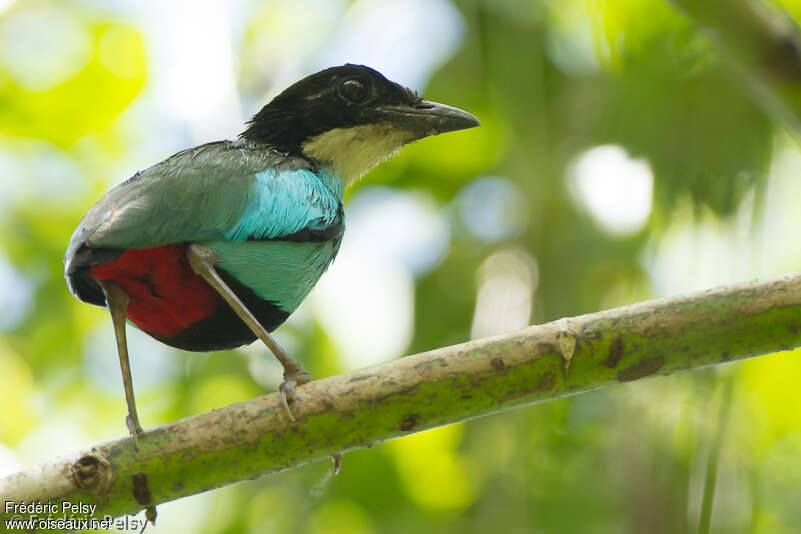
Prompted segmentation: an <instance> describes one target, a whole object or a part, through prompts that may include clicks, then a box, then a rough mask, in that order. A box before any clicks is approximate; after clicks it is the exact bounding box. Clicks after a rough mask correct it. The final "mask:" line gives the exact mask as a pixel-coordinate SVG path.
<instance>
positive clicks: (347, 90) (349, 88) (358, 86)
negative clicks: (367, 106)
mask: <svg viewBox="0 0 801 534" xmlns="http://www.w3.org/2000/svg"><path fill="white" fill-rule="evenodd" d="M339 94H340V95H342V98H344V99H345V100H347V101H349V102H361V101H362V100H364V99H365V98H367V87H365V86H364V84H363V83H362V82H360V81H359V80H345V81H344V82H342V85H340V86H339Z"/></svg>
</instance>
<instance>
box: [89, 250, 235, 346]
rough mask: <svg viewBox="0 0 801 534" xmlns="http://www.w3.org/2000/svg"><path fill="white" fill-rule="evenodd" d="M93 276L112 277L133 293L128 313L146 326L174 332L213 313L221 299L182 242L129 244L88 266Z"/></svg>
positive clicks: (157, 331) (155, 330) (155, 331)
mask: <svg viewBox="0 0 801 534" xmlns="http://www.w3.org/2000/svg"><path fill="white" fill-rule="evenodd" d="M90 273H91V275H92V278H94V279H95V280H112V281H114V282H116V283H117V284H119V285H120V287H122V288H123V289H124V290H125V292H126V293H128V295H129V296H130V299H131V300H130V302H129V303H128V319H130V320H131V322H132V323H134V324H135V325H136V326H138V327H139V328H141V329H142V330H144V331H145V332H148V333H151V334H155V335H157V336H162V337H172V336H175V335H177V334H178V333H180V332H181V331H182V330H184V329H185V328H186V327H188V326H189V325H191V324H194V323H196V322H198V321H200V320H201V319H203V318H205V317H208V316H209V315H211V314H213V313H214V311H215V310H216V309H217V307H218V306H219V305H220V304H221V303H222V302H223V300H222V298H221V297H220V296H219V295H218V294H217V292H216V291H215V290H214V288H212V287H211V286H210V285H208V284H207V283H206V282H205V281H204V280H203V279H202V278H200V277H199V276H198V275H197V274H195V272H194V271H193V270H192V268H191V267H190V266H189V261H188V260H187V259H186V255H185V254H184V245H182V244H172V245H165V246H163V247H155V248H147V249H139V250H128V251H126V252H125V253H123V254H122V255H121V256H120V257H118V258H116V259H115V260H113V261H110V262H108V263H104V264H103V265H94V266H92V267H91V269H90Z"/></svg>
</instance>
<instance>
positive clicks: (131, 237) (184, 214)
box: [64, 141, 309, 304]
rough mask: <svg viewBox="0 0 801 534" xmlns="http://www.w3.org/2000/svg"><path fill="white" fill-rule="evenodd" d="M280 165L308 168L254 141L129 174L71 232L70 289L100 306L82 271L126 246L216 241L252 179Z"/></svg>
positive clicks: (222, 144)
mask: <svg viewBox="0 0 801 534" xmlns="http://www.w3.org/2000/svg"><path fill="white" fill-rule="evenodd" d="M285 165H289V166H297V168H302V166H304V165H305V166H307V167H308V166H309V163H308V162H305V160H302V159H300V158H293V157H290V156H287V155H286V154H282V153H280V152H277V151H276V150H274V149H273V148H271V147H268V146H266V145H262V144H258V143H253V142H244V143H243V142H232V141H217V142H213V143H207V144H204V145H200V146H197V147H195V148H190V149H187V150H183V151H181V152H178V153H177V154H175V155H173V156H171V157H169V158H167V159H166V160H164V161H162V162H161V163H158V164H156V165H153V166H152V167H149V168H147V169H145V170H143V171H140V172H137V173H135V174H134V175H133V176H131V177H130V178H129V179H127V180H126V181H124V182H122V183H121V184H119V185H118V186H116V187H115V188H114V189H112V190H111V191H109V192H108V193H106V194H105V195H104V196H103V197H102V198H101V199H100V200H99V201H98V202H97V203H96V204H95V205H94V206H92V207H91V208H90V209H89V211H87V212H86V214H85V215H84V217H83V219H82V220H81V222H80V223H79V224H78V227H77V228H76V229H75V232H74V233H73V234H72V237H71V239H70V242H69V245H68V247H67V251H66V255H65V266H64V270H65V275H66V277H67V281H68V284H69V286H70V289H71V290H72V292H73V293H74V294H76V295H77V296H78V297H79V298H81V299H83V300H86V301H87V302H93V303H96V304H103V303H104V302H105V298H104V297H103V295H102V293H99V288H98V287H97V284H96V283H94V281H92V280H91V279H90V278H88V269H87V267H89V266H91V265H98V264H102V263H106V262H108V261H111V260H112V259H114V258H115V257H117V256H119V255H120V254H121V253H122V252H124V251H125V250H126V249H129V248H148V247H154V246H160V245H166V244H169V243H176V242H186V241H200V240H217V239H223V238H224V236H223V233H222V232H223V231H224V230H225V229H226V228H228V227H230V226H232V225H233V224H235V223H236V221H237V220H238V219H239V217H240V216H241V214H242V212H243V211H244V209H245V206H246V205H247V202H248V200H249V196H250V194H249V191H250V187H251V182H252V179H253V175H254V173H256V172H259V171H262V170H264V169H266V168H271V167H281V166H285ZM84 297H86V298H84Z"/></svg>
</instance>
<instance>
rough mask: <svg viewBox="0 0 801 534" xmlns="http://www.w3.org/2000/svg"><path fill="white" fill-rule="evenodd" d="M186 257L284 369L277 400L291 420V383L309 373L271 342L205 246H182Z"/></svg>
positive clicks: (301, 381) (302, 381) (307, 377)
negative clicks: (279, 394)
mask: <svg viewBox="0 0 801 534" xmlns="http://www.w3.org/2000/svg"><path fill="white" fill-rule="evenodd" d="M186 256H187V258H188V259H189V264H190V265H191V266H192V269H194V271H195V272H196V273H197V274H198V275H199V276H200V277H201V278H203V279H204V280H205V281H206V282H208V284H209V285H210V286H211V287H213V288H214V289H216V290H217V292H218V293H219V294H220V296H221V297H222V298H223V299H225V301H226V302H227V303H228V304H229V305H230V306H231V308H232V309H233V310H234V311H235V312H236V314H237V315H238V316H239V318H240V319H242V321H244V323H245V324H246V325H248V327H249V328H250V329H251V330H253V333H254V334H256V335H257V336H258V337H259V339H261V340H262V341H263V342H264V344H265V345H267V348H268V349H270V351H271V352H272V353H273V354H274V355H275V357H276V358H277V359H278V361H279V362H281V366H282V367H283V368H284V383H283V384H281V387H280V388H279V390H280V392H281V402H282V403H283V405H284V408H285V409H286V412H287V414H288V415H289V418H290V419H291V420H292V421H294V420H295V417H294V416H293V415H292V411H291V410H290V409H289V403H288V402H287V401H288V400H292V398H293V397H294V396H295V386H299V385H301V384H305V383H306V382H310V381H311V376H310V375H309V373H308V372H307V371H306V370H305V369H304V368H303V366H301V365H300V364H299V363H298V362H296V361H295V360H294V359H292V357H291V356H290V355H289V354H287V352H286V351H285V350H284V349H282V348H281V346H280V345H279V344H278V343H276V342H275V340H274V339H273V337H272V336H271V335H270V334H269V332H267V330H266V329H265V328H264V327H263V326H262V325H261V323H259V320H258V319H256V317H255V316H254V315H253V314H252V313H251V312H250V310H248V309H247V307H245V305H244V304H243V303H242V301H241V300H239V297H237V296H236V293H234V292H233V291H232V290H231V288H230V287H228V284H226V283H225V281H223V279H222V278H220V274H219V273H218V272H217V269H215V268H214V265H215V264H216V263H217V257H216V256H215V255H214V252H212V250H211V249H210V248H209V247H207V246H204V245H199V244H197V243H192V244H190V245H189V246H188V247H187V249H186Z"/></svg>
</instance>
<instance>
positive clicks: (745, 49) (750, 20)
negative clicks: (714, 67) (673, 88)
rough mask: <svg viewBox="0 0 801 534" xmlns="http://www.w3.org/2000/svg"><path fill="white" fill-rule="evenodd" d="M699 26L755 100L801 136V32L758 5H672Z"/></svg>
mask: <svg viewBox="0 0 801 534" xmlns="http://www.w3.org/2000/svg"><path fill="white" fill-rule="evenodd" d="M672 2H673V4H674V5H676V6H678V7H679V8H680V9H681V10H682V11H683V12H684V13H685V14H686V15H687V16H688V17H689V18H691V19H692V20H694V21H695V22H696V23H698V25H699V26H700V28H701V30H702V31H703V32H704V34H705V35H706V36H707V37H708V38H709V40H710V41H711V42H712V43H713V44H715V45H716V46H717V47H718V48H719V49H720V50H721V51H722V52H723V54H724V55H723V57H724V58H725V59H726V60H727V62H728V63H729V65H730V66H731V67H732V68H733V70H734V71H735V72H736V73H737V74H738V75H740V76H741V78H742V79H743V80H745V81H746V84H747V86H748V88H749V89H750V91H751V94H752V96H753V98H754V101H755V102H756V103H757V104H758V105H760V106H761V107H762V108H763V109H764V110H765V111H766V112H767V113H768V114H769V115H772V116H773V117H774V118H775V119H776V120H778V121H780V122H782V123H784V124H785V125H786V126H788V127H789V128H791V129H792V130H794V131H795V134H796V136H797V137H798V136H801V31H799V29H798V26H797V24H796V23H795V21H793V20H792V19H791V18H790V17H789V16H788V15H787V14H786V13H782V12H780V11H777V10H776V9H774V8H771V7H769V6H768V5H767V4H766V3H765V2H764V1H762V0H672Z"/></svg>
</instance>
